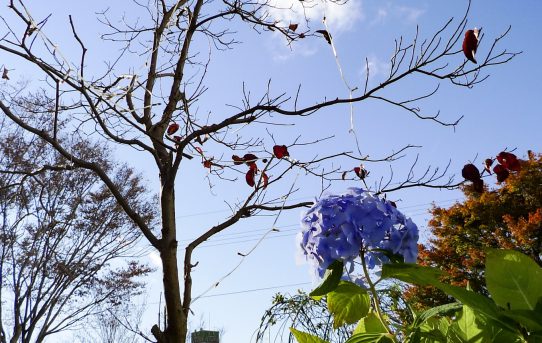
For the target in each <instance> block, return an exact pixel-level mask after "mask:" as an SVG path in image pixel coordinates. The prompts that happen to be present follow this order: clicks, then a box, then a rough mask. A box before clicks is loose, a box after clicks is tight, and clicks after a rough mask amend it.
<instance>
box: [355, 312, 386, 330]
mask: <svg viewBox="0 0 542 343" xmlns="http://www.w3.org/2000/svg"><path fill="white" fill-rule="evenodd" d="M367 332H371V333H387V332H388V330H386V327H385V326H384V323H382V321H381V320H380V318H379V317H378V315H377V314H376V313H374V312H371V313H369V314H368V315H367V316H365V317H364V318H361V319H360V320H359V322H358V325H357V326H356V328H355V329H354V332H353V334H357V333H367Z"/></svg>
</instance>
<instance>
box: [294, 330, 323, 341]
mask: <svg viewBox="0 0 542 343" xmlns="http://www.w3.org/2000/svg"><path fill="white" fill-rule="evenodd" d="M290 332H291V333H292V334H293V335H294V337H295V339H296V340H297V342H298V343H329V342H328V341H324V340H323V339H321V338H320V337H317V336H314V335H311V334H308V333H306V332H303V331H299V330H296V329H294V328H290Z"/></svg>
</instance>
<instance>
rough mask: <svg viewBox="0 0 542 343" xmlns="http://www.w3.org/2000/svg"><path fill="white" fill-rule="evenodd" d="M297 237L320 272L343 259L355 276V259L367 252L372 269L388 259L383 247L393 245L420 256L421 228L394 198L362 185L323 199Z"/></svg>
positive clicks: (412, 258) (411, 258)
mask: <svg viewBox="0 0 542 343" xmlns="http://www.w3.org/2000/svg"><path fill="white" fill-rule="evenodd" d="M301 226H302V231H301V232H300V233H299V234H298V237H297V242H298V247H299V249H300V253H301V255H302V256H304V257H305V258H306V260H307V261H308V262H309V263H310V264H311V266H312V268H313V269H314V271H315V272H316V273H317V275H318V276H320V277H322V276H323V274H324V272H325V270H326V268H327V267H328V266H329V265H330V264H331V263H332V262H333V261H334V260H342V261H343V262H344V264H345V266H346V267H347V268H346V271H347V275H348V276H349V278H350V279H351V280H358V279H360V277H359V275H355V274H354V273H355V269H356V268H355V260H358V264H359V258H360V254H361V253H362V252H363V255H364V259H365V263H366V265H367V267H368V268H369V269H373V268H375V267H376V266H379V265H381V264H382V263H386V262H387V261H388V260H387V258H386V257H385V256H384V254H382V252H379V251H378V250H380V251H381V250H388V251H391V252H392V253H394V254H400V255H402V256H403V258H404V261H405V262H410V263H414V262H416V258H417V256H418V245H417V244H418V227H417V226H416V224H414V223H413V222H412V220H410V218H406V217H405V216H404V215H403V214H402V213H401V212H399V211H398V210H397V209H396V208H395V206H393V205H392V204H391V203H390V202H389V201H386V200H384V199H381V198H379V197H378V196H375V195H372V194H370V193H369V192H366V191H364V190H362V189H359V188H350V189H349V190H348V192H347V193H345V194H342V195H329V196H326V197H323V198H321V199H320V200H318V201H317V202H316V203H315V204H314V205H313V206H312V207H311V208H310V209H309V210H308V211H307V213H305V215H304V216H303V218H302V219H301Z"/></svg>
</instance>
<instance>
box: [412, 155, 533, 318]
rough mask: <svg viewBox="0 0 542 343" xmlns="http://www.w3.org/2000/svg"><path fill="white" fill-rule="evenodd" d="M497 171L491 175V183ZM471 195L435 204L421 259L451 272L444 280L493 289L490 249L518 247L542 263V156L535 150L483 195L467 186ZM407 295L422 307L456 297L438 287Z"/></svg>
mask: <svg viewBox="0 0 542 343" xmlns="http://www.w3.org/2000/svg"><path fill="white" fill-rule="evenodd" d="M490 178H493V175H491V176H489V177H487V178H486V182H490V181H489V180H490ZM463 192H464V194H465V200H464V201H463V202H461V203H456V204H454V205H453V206H451V207H449V208H440V207H434V208H433V209H432V210H431V214H432V215H433V218H432V219H431V220H430V222H429V229H430V231H431V233H432V235H433V238H432V239H431V240H430V242H429V244H428V245H427V246H424V245H421V246H420V249H419V250H420V251H419V257H418V262H419V263H420V264H422V265H427V266H433V267H437V268H439V269H442V270H443V271H445V272H446V273H447V276H446V277H444V279H443V281H445V282H449V283H451V284H454V285H458V286H466V285H467V283H468V284H469V285H470V287H471V288H472V289H473V290H474V291H476V292H479V293H482V294H486V295H487V294H488V292H487V288H486V285H485V282H484V259H485V253H484V251H485V249H487V248H505V249H514V250H518V251H520V252H522V253H524V254H526V255H528V256H530V257H531V258H532V259H533V260H534V261H536V262H537V263H538V264H539V265H540V266H542V259H541V258H542V155H540V154H539V155H536V154H533V153H529V158H528V160H526V161H521V170H520V171H519V172H514V173H511V174H510V177H509V178H508V179H507V180H506V182H503V183H500V184H498V185H497V187H496V188H495V189H492V190H488V189H486V190H485V191H484V192H483V193H481V194H479V193H476V192H473V191H472V190H471V189H469V187H465V188H464V189H463ZM405 297H406V299H407V300H408V301H409V303H410V304H416V308H417V309H418V310H420V309H422V308H427V307H432V306H436V305H441V304H444V303H447V302H451V301H452V299H451V298H448V297H447V296H446V295H444V294H443V293H441V292H440V291H438V290H436V289H434V288H427V287H411V288H409V289H407V290H406V294H405Z"/></svg>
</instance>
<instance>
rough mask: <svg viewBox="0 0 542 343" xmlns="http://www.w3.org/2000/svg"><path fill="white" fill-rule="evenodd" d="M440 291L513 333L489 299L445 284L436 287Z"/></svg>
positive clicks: (509, 325)
mask: <svg viewBox="0 0 542 343" xmlns="http://www.w3.org/2000/svg"><path fill="white" fill-rule="evenodd" d="M437 287H438V288H439V289H440V290H442V291H443V292H444V293H446V294H449V295H451V296H452V297H454V298H455V299H457V300H459V301H460V302H461V303H463V304H464V305H467V306H468V307H470V308H471V309H473V310H475V311H477V312H480V313H482V314H483V315H484V316H486V317H487V318H489V319H491V320H494V321H495V322H497V323H499V324H500V325H501V326H502V327H503V328H507V329H509V330H511V331H515V328H514V326H513V325H511V324H510V323H508V321H504V320H503V319H502V317H501V316H500V313H499V310H498V308H497V305H495V303H494V302H493V301H491V299H489V298H486V297H485V296H483V295H481V294H478V293H474V292H472V291H468V290H466V289H464V288H461V287H457V286H451V285H447V284H443V283H441V284H440V285H438V286H437Z"/></svg>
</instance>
